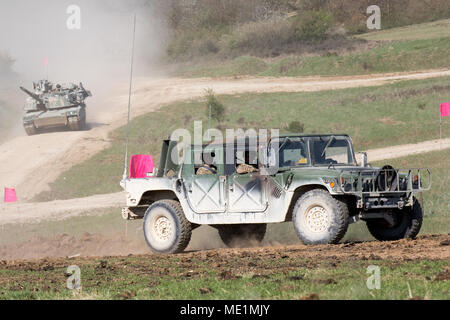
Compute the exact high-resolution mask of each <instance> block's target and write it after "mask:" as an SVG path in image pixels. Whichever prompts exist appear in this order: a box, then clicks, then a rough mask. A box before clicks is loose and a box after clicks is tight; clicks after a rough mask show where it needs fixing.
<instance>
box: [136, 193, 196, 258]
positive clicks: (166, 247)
mask: <svg viewBox="0 0 450 320" xmlns="http://www.w3.org/2000/svg"><path fill="white" fill-rule="evenodd" d="M191 234H192V226H191V223H190V222H189V221H188V220H187V219H186V217H185V216H184V213H183V208H182V207H181V205H180V203H179V202H178V201H174V200H161V201H157V202H155V203H154V204H152V205H151V206H150V207H149V208H148V210H147V212H146V213H145V217H144V236H145V241H146V242H147V244H148V245H149V247H150V248H151V250H152V251H153V252H155V253H160V254H171V253H180V252H183V251H184V249H186V247H187V246H188V244H189V241H190V240H191Z"/></svg>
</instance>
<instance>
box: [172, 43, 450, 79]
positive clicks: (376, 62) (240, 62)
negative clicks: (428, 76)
mask: <svg viewBox="0 0 450 320" xmlns="http://www.w3.org/2000/svg"><path fill="white" fill-rule="evenodd" d="M449 55H450V37H449V36H448V35H447V36H446V37H442V38H433V39H418V40H408V41H394V42H387V43H383V44H381V45H378V46H376V47H375V48H373V49H369V50H366V51H363V52H356V53H349V54H335V53H333V50H330V52H326V53H324V54H322V55H313V56H310V55H303V56H296V55H292V56H287V57H280V58H275V59H262V58H257V57H253V56H241V57H238V58H235V59H233V60H223V61H215V60H212V61H208V60H206V62H205V61H201V62H200V63H189V65H186V66H184V67H183V66H181V67H180V68H178V69H177V71H176V75H178V76H183V77H236V76H244V75H253V76H272V77H282V76H289V77H297V76H314V75H320V76H335V75H364V74H372V73H386V72H402V71H403V72H404V71H416V70H426V69H438V68H448V67H450V63H449V59H448V57H449Z"/></svg>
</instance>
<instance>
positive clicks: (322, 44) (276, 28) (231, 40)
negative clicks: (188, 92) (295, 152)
mask: <svg viewBox="0 0 450 320" xmlns="http://www.w3.org/2000/svg"><path fill="white" fill-rule="evenodd" d="M371 4H377V5H378V6H380V8H381V13H382V25H381V27H382V30H380V31H370V32H368V31H369V30H368V29H367V26H366V21H367V17H368V15H367V13H366V9H367V6H368V3H367V1H365V0H355V1H345V2H344V1H342V2H341V1H332V0H323V1H306V0H265V1H258V0H249V1H237V0H227V1H219V0H199V1H196V2H194V3H192V4H191V3H186V2H179V1H169V2H168V4H167V6H166V7H165V10H164V12H163V15H165V17H166V20H167V24H168V26H169V31H170V32H169V33H170V37H169V39H168V41H167V46H166V52H167V57H166V62H167V65H168V69H169V70H170V72H171V73H172V74H173V75H177V76H184V77H205V76H210V77H220V76H242V75H258V76H302V75H352V74H367V73H376V72H396V71H413V70H423V69H435V68H448V67H449V62H448V59H447V57H448V55H449V48H450V44H449V41H450V40H449V37H450V33H449V31H448V30H449V28H448V27H449V24H450V22H449V21H450V20H449V18H450V9H449V8H450V7H448V3H447V2H446V1H445V0H436V1H433V3H425V2H423V1H420V0H402V1H393V0H386V1H380V2H379V3H377V1H375V2H373V3H371ZM439 19H441V20H439ZM442 19H444V20H442Z"/></svg>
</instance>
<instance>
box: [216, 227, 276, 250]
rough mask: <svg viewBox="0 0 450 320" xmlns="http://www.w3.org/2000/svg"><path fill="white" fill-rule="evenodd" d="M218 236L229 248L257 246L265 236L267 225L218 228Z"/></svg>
mask: <svg viewBox="0 0 450 320" xmlns="http://www.w3.org/2000/svg"><path fill="white" fill-rule="evenodd" d="M217 230H218V231H219V236H220V238H221V239H222V241H223V243H225V245H226V246H227V247H229V248H236V247H238V248H239V247H241V248H242V247H249V246H254V245H259V244H260V243H261V242H262V241H263V239H264V236H265V235H266V230H267V224H240V225H223V226H218V227H217Z"/></svg>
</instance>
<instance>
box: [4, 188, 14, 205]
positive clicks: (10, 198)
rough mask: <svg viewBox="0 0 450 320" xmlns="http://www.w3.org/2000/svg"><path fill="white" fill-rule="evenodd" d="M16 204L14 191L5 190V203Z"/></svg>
mask: <svg viewBox="0 0 450 320" xmlns="http://www.w3.org/2000/svg"><path fill="white" fill-rule="evenodd" d="M12 202H17V194H16V190H15V189H10V188H5V203H12Z"/></svg>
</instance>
